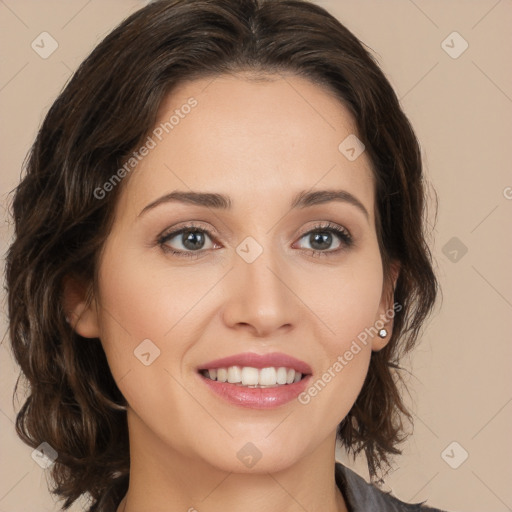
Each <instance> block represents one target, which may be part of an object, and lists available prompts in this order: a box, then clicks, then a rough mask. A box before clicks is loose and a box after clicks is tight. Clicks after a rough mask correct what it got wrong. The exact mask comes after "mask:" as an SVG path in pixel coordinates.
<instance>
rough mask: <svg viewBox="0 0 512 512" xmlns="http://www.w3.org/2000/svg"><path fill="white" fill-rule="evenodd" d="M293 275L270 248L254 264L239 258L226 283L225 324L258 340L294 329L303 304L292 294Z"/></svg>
mask: <svg viewBox="0 0 512 512" xmlns="http://www.w3.org/2000/svg"><path fill="white" fill-rule="evenodd" d="M290 274H291V273H290V271H289V270H286V265H285V264H284V262H283V261H278V259H277V258H276V256H275V255H274V254H272V253H271V251H269V250H267V249H265V250H264V251H263V253H262V254H260V256H259V257H258V258H257V259H256V260H255V261H253V262H252V263H248V262H246V261H244V260H243V259H242V258H240V257H238V256H237V257H236V260H235V263H234V268H233V270H232V271H231V272H230V273H229V276H228V280H227V282H226V283H225V300H224V308H223V320H224V322H225V324H226V325H227V326H228V327H230V328H231V329H236V330H239V331H241V332H242V331H247V332H248V333H250V334H251V335H253V336H256V337H266V336H271V335H272V334H273V333H277V332H279V331H281V332H282V333H284V332H287V331H289V330H291V329H293V328H294V327H295V325H296V323H297V320H298V318H299V314H300V304H301V303H300V301H299V300H298V299H297V297H295V295H294V293H293V291H292V290H293V284H292V283H290V282H289V281H290V280H291V276H290Z"/></svg>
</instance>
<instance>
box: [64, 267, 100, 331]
mask: <svg viewBox="0 0 512 512" xmlns="http://www.w3.org/2000/svg"><path fill="white" fill-rule="evenodd" d="M62 295H63V296H62V301H63V308H64V312H65V315H66V321H67V322H68V323H69V324H70V325H71V327H72V328H73V330H74V331H76V333H77V334H80V336H83V337H84V338H99V334H100V330H99V322H98V313H97V308H96V301H95V299H94V297H93V294H92V288H91V287H90V285H89V286H88V285H87V284H85V283H84V282H82V281H80V280H79V279H77V278H73V277H66V278H65V279H64V284H63V294H62Z"/></svg>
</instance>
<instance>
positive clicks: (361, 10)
mask: <svg viewBox="0 0 512 512" xmlns="http://www.w3.org/2000/svg"><path fill="white" fill-rule="evenodd" d="M318 3H319V4H321V5H322V6H324V7H326V8H327V9H329V10H330V11H331V12H332V13H334V14H335V15H336V16H337V17H338V18H339V19H340V20H341V21H342V22H343V23H345V24H346V25H347V27H348V28H349V29H350V30H352V31H353V32H354V33H355V34H356V35H357V36H358V37H359V38H360V39H361V40H362V41H364V42H365V43H366V44H367V45H368V46H370V47H371V48H372V49H373V51H374V52H375V55H376V57H377V59H378V61H379V63H380V65H381V66H382V68H383V69H384V71H385V73H386V74H387V76H388V77H389V79H390V81H391V83H392V84H393V86H394V87H395V89H396V91H397V93H398V96H399V97H400V99H401V103H402V105H403V108H404V109H405V111H406V113H407V114H408V116H409V117H410V119H411V121H412V123H413V125H414V127H415V129H416V131H417V134H418V137H419V139H420V141H421V145H422V149H423V154H424V159H425V167H426V172H427V175H428V179H429V181H430V182H431V183H432V185H433V186H434V188H435V189H436V190H437V192H438V195H439V201H440V206H439V212H438V219H437V225H436V228H435V230H434V239H433V240H432V247H433V252H434V256H435V258H436V268H437V271H438V275H439V279H440V282H441V286H442V289H443V302H442V303H441V302H440V303H439V305H438V308H437V310H436V313H435V315H434V317H433V318H432V320H431V321H430V322H429V324H428V325H427V326H426V327H427V328H426V331H425V334H424V336H423V339H422V343H421V345H420V346H419V347H418V349H417V350H416V351H415V352H414V354H413V356H412V357H411V359H410V361H408V362H407V366H408V367H409V368H410V369H411V371H412V374H413V377H411V378H410V379H409V380H410V389H411V395H412V398H413V400H414V403H415V405H414V409H415V415H416V423H415V431H414V436H412V437H411V438H409V441H408V442H407V443H406V444H405V446H404V455H403V456H402V457H399V458H397V459H396V462H395V469H394V471H393V472H392V473H391V474H390V475H389V477H388V479H387V481H386V485H387V486H388V487H389V488H391V489H392V490H393V492H394V493H395V494H396V495H397V496H399V497H400V498H401V499H403V500H406V501H422V500H428V503H430V504H432V505H436V506H439V507H442V508H445V509H447V510H450V511H453V512H456V511H467V512H476V511H482V510H485V511H486V512H501V511H507V510H512V487H511V486H510V485H509V483H510V482H509V479H510V475H511V474H512V463H511V460H512V442H511V441H510V430H511V426H512V386H511V379H510V371H509V368H510V363H511V360H512V359H511V353H512V344H511V343H510V341H511V329H512V322H511V319H512V314H511V313H512V286H511V284H512V268H511V265H510V261H511V257H512V237H511V236H510V234H511V233H512V229H511V227H512V226H511V224H512V222H511V220H512V217H511V210H512V173H511V169H512V166H511V163H512V155H511V152H510V147H511V136H512V115H511V114H512V70H511V68H510V50H511V48H512V45H511V43H512V31H511V30H510V27H511V26H512V2H510V0H500V1H496V0H485V1H484V0H479V1H477V0H474V1H472V0H466V1H446V0H445V1H441V0H437V1H433V0H428V1H426V0H415V1H412V0H411V1H409V0H393V1H390V0H388V1H378V0H372V1H369V0H365V1H361V0H357V1H356V0H350V1H349V0H329V1H322V2H320V1H319V2H318ZM143 4H144V2H141V1H136V0H129V1H127V0H124V1H121V0H115V1H114V0H109V1H105V0H89V1H86V0H80V1H78V0H59V1H57V0H52V1H45V2H40V1H36V0H33V1H27V0H20V1H14V0H0V34H1V36H0V37H1V38H2V41H1V45H0V48H1V49H0V58H1V75H0V109H1V114H2V123H1V128H0V130H1V133H0V137H1V141H2V151H1V153H0V154H1V166H0V191H1V205H2V215H3V218H5V208H6V205H7V200H8V197H7V195H8V193H9V191H10V190H12V188H13V187H15V185H16V183H17V182H18V179H19V173H20V168H21V164H22V161H23V159H24V157H25V154H26V152H27V150H28V149H29V146H30V144H31V142H32V140H33V138H34V136H35V134H36V131H37V129H38V126H39V124H40V122H41V120H42V118H43V115H44V114H45V112H46V111H47V109H48V108H49V106H50V105H51V103H52V101H53V100H54V99H55V97H56V95H57V94H58V92H59V91H60V90H61V88H62V87H63V85H64V84H65V82H66V81H67V80H68V78H69V77H70V75H71V73H72V72H73V70H74V69H76V67H77V66H78V64H79V63H80V62H81V60H82V59H83V58H84V57H85V56H86V55H87V54H88V52H89V51H90V50H91V49H92V48H93V46H94V45H95V44H96V43H97V42H99V40H100V39H101V38H102V37H103V36H104V35H105V34H106V33H107V32H108V31H110V30H111V29H112V28H113V27H114V26H115V25H116V24H117V23H118V22H119V21H121V20H122V19H123V18H124V17H125V16H126V15H128V14H129V13H131V12H133V11H134V10H135V9H137V8H138V7H141V6H142V5H143ZM43 31H46V32H49V33H50V34H51V35H52V36H53V38H55V40H56V41H57V42H58V45H59V46H58V49H57V50H56V51H55V52H54V53H53V54H52V55H51V56H50V57H49V58H47V59H42V58H41V57H40V56H39V55H38V54H36V53H35V52H34V51H33V50H32V48H31V42H32V41H33V40H34V39H35V38H36V37H37V36H38V35H39V34H40V33H41V32H43ZM453 31H457V32H458V33H459V34H460V35H461V36H462V37H463V38H464V40H466V41H467V42H468V44H469V47H468V49H467V50H466V51H465V52H464V53H462V55H460V56H459V57H458V58H456V59H454V58H452V57H450V56H449V55H448V54H447V53H446V52H445V51H444V49H443V47H442V46H441V43H442V41H443V40H445V39H446V38H447V36H448V35H449V34H451V33H452V32H453ZM452 39H453V37H451V39H450V38H448V40H447V42H448V45H450V46H453V48H452V49H451V50H450V51H452V52H453V51H456V50H458V49H460V48H462V46H461V44H462V40H460V39H457V37H456V38H455V39H453V43H452V41H451V40H452ZM0 235H1V244H2V247H1V250H2V255H3V254H4V253H5V250H6V248H7V245H8V242H9V239H10V235H11V229H10V227H9V225H8V221H7V220H5V221H4V222H2V224H1V232H0ZM453 237H456V238H457V239H458V241H456V243H458V244H459V246H460V244H464V246H466V247H467V253H466V254H465V255H464V256H462V257H460V254H461V253H460V252H459V253H458V255H459V258H460V259H459V260H458V261H452V260H453V259H454V257H455V253H453V252H451V251H453V249H454V247H455V246H453V247H452V246H450V245H448V246H446V244H447V243H448V241H449V240H450V239H452V238H453ZM452 243H453V242H452ZM456 250H458V249H456ZM2 299H3V300H2V305H3V308H2V309H3V312H4V314H3V317H2V319H1V322H2V324H1V328H2V333H3V332H5V330H6V328H7V327H6V326H7V323H6V319H5V297H4V296H2ZM0 361H1V370H2V371H1V382H0V429H1V439H0V447H1V466H0V512H29V511H30V512H33V511H34V510H38V511H41V512H43V511H53V510H58V506H57V505H55V504H54V502H53V499H52V498H51V497H50V496H49V494H48V492H47V491H46V475H45V472H44V470H42V469H41V468H40V467H39V466H38V465H37V464H36V463H35V462H34V461H33V460H32V458H31V457H30V454H31V449H29V448H28V447H26V446H25V445H23V444H22V443H21V441H19V440H18V439H17V437H16V435H15V433H14V429H13V419H14V416H15V413H14V409H13V405H12V389H13V386H14V382H15V378H16V374H17V369H16V367H15V365H14V363H13V362H12V359H11V356H10V353H9V348H8V342H7V339H6V338H5V337H4V341H3V343H2V345H1V346H0ZM453 441H456V442H457V443H458V445H456V446H455V448H453V447H452V448H453V451H451V449H449V450H448V452H447V455H446V452H445V456H444V459H443V457H442V453H443V452H444V450H445V448H447V447H448V446H449V445H450V443H452V442H453ZM462 450H465V451H467V452H468V454H469V457H468V458H467V460H465V461H464V462H463V463H462V464H461V465H460V466H459V467H458V468H457V469H452V468H451V467H450V466H449V465H448V464H447V462H445V460H449V461H450V462H451V463H452V464H456V463H460V461H461V460H462V458H461V457H462V455H463V451H462ZM339 457H340V459H344V456H343V454H341V453H340V454H339ZM353 467H355V468H356V469H357V470H358V471H359V472H360V473H361V474H362V475H363V476H367V473H366V472H365V470H364V464H363V462H362V461H358V462H357V463H356V464H354V465H353ZM507 474H508V475H509V477H508V478H507ZM73 510H74V511H77V510H81V509H80V507H78V506H77V507H75V508H73ZM312 512H313V511H312Z"/></svg>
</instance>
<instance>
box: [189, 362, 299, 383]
mask: <svg viewBox="0 0 512 512" xmlns="http://www.w3.org/2000/svg"><path fill="white" fill-rule="evenodd" d="M199 373H200V374H201V375H202V376H203V377H205V378H206V379H209V380H213V381H216V382H227V383H229V384H234V385H235V386H240V387H247V388H275V387H280V386H288V385H290V384H295V383H296V382H300V381H301V380H302V379H304V378H306V377H307V375H308V374H302V373H301V372H299V371H296V370H295V369H294V368H287V367H285V366H279V367H274V366H268V367H265V368H255V367H253V366H238V365H233V366H228V367H223V368H210V369H208V370H200V371H199Z"/></svg>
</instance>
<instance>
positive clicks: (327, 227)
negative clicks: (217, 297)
mask: <svg viewBox="0 0 512 512" xmlns="http://www.w3.org/2000/svg"><path fill="white" fill-rule="evenodd" d="M189 231H191V232H200V233H204V234H206V235H207V236H208V237H209V238H210V239H211V240H212V241H214V237H213V235H212V234H211V233H210V231H209V230H207V229H204V228H201V227H198V226H195V225H194V224H189V225H187V226H183V227H181V228H179V229H177V230H175V231H172V232H170V233H163V234H162V235H160V236H159V237H158V239H157V243H158V245H159V246H160V247H161V248H162V250H163V251H164V252H166V253H169V254H172V255H174V256H178V257H183V258H196V259H197V258H199V257H200V255H201V253H203V252H204V251H205V250H206V251H208V250H211V249H201V250H199V251H179V250H175V249H171V248H169V247H168V246H167V245H166V243H167V242H168V241H169V240H171V239H173V238H174V237H176V236H178V235H181V234H182V233H185V232H189ZM313 233H334V234H335V235H337V237H338V238H339V240H340V242H341V244H342V247H339V248H338V249H335V250H327V251H320V250H315V249H299V250H300V251H303V252H308V253H310V254H311V255H312V256H321V257H323V256H326V257H327V256H331V255H335V254H338V253H339V252H340V251H342V250H344V249H348V248H350V247H351V246H352V245H353V243H354V240H353V238H352V236H351V235H350V233H349V232H348V230H347V229H345V228H342V227H340V226H337V225H336V224H332V223H331V222H328V223H327V224H317V225H315V226H314V227H313V228H312V229H310V230H309V231H307V232H305V233H303V234H302V235H301V236H300V237H299V240H301V239H302V238H304V237H305V236H307V235H311V234H313Z"/></svg>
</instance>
